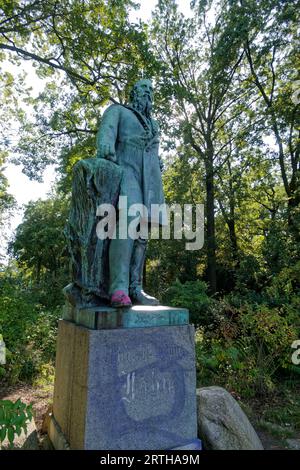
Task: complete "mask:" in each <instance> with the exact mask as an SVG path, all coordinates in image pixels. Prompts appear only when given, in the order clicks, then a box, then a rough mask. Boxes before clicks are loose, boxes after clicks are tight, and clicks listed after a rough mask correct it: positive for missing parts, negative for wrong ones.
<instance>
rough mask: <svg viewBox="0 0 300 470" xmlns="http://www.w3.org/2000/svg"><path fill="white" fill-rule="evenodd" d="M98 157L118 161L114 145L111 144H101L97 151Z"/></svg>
mask: <svg viewBox="0 0 300 470" xmlns="http://www.w3.org/2000/svg"><path fill="white" fill-rule="evenodd" d="M97 157H98V158H106V159H107V160H110V161H112V162H114V163H116V161H117V156H116V152H115V149H114V147H113V145H111V144H100V145H99V148H98V152H97Z"/></svg>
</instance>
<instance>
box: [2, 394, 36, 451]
mask: <svg viewBox="0 0 300 470" xmlns="http://www.w3.org/2000/svg"><path fill="white" fill-rule="evenodd" d="M31 420H32V405H26V403H23V402H21V400H20V399H19V400H17V401H16V402H12V401H10V400H0V443H2V442H3V441H4V440H5V439H6V438H7V439H8V441H9V444H10V446H11V447H12V446H13V443H14V439H15V436H20V434H21V432H22V430H23V431H24V432H25V433H27V423H28V421H31Z"/></svg>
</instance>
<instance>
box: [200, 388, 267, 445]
mask: <svg viewBox="0 0 300 470" xmlns="http://www.w3.org/2000/svg"><path fill="white" fill-rule="evenodd" d="M197 413H198V433H199V437H200V439H202V442H203V445H204V447H205V448H206V449H215V450H263V446H262V443H261V441H260V439H259V437H258V436H257V434H256V432H255V430H254V428H253V426H252V425H251V423H250V421H249V420H248V418H247V416H246V415H245V413H244V412H243V410H242V409H241V407H240V406H239V405H238V403H237V402H236V400H235V399H234V398H233V397H232V396H231V395H230V393H228V392H227V391H226V390H225V389H224V388H221V387H204V388H200V389H198V390H197Z"/></svg>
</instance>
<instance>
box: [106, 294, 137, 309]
mask: <svg viewBox="0 0 300 470" xmlns="http://www.w3.org/2000/svg"><path fill="white" fill-rule="evenodd" d="M110 302H111V306H112V307H131V305H132V304H131V300H130V298H129V297H128V295H127V294H126V293H125V292H124V291H123V290H116V291H115V292H114V293H113V294H112V296H111V301H110Z"/></svg>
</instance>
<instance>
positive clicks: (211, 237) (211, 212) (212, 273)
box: [205, 147, 217, 295]
mask: <svg viewBox="0 0 300 470" xmlns="http://www.w3.org/2000/svg"><path fill="white" fill-rule="evenodd" d="M205 164H206V177H205V183H206V220H207V229H206V230H207V235H206V236H207V274H208V282H209V291H210V294H212V295H213V294H215V293H216V290H217V277H216V238H215V207H214V206H215V204H214V203H215V194H214V173H213V149H212V147H210V148H209V149H208V152H207V158H206V162H205Z"/></svg>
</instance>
